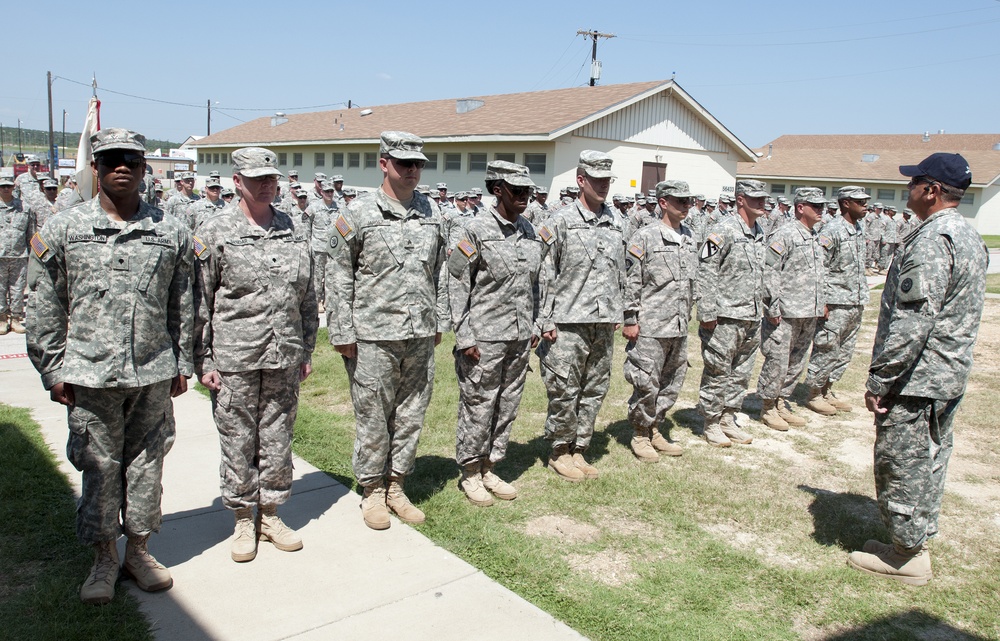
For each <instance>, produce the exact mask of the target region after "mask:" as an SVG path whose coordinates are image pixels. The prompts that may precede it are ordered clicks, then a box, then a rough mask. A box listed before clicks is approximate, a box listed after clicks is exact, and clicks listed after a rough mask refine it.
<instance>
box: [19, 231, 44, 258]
mask: <svg viewBox="0 0 1000 641" xmlns="http://www.w3.org/2000/svg"><path fill="white" fill-rule="evenodd" d="M22 238H23V236H22ZM31 251H33V252H35V256H37V257H38V258H41V257H42V256H44V255H45V252H47V251H49V246H48V245H46V244H45V241H44V240H42V237H41V236H39V235H38V234H37V233H36V234H35V235H34V236H32V237H31Z"/></svg>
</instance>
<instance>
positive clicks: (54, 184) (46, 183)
mask: <svg viewBox="0 0 1000 641" xmlns="http://www.w3.org/2000/svg"><path fill="white" fill-rule="evenodd" d="M42 189H59V182H58V181H56V180H53V179H52V178H46V179H45V180H43V181H42Z"/></svg>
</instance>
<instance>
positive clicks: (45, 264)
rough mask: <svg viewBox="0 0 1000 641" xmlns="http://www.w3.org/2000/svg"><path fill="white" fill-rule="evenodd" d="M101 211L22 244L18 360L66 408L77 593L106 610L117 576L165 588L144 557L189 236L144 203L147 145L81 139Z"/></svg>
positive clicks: (180, 376)
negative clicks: (121, 554) (78, 478)
mask: <svg viewBox="0 0 1000 641" xmlns="http://www.w3.org/2000/svg"><path fill="white" fill-rule="evenodd" d="M91 144H92V146H93V151H94V161H93V163H92V167H93V168H94V171H95V173H96V175H97V180H98V181H99V183H100V186H101V189H100V193H99V194H98V196H97V198H94V199H93V200H91V201H89V202H87V203H84V204H82V205H79V206H77V207H74V208H72V209H69V210H67V211H65V212H62V213H60V214H58V215H56V216H54V217H53V218H52V219H51V220H49V222H48V223H47V224H46V225H45V227H44V228H43V229H42V230H41V231H40V232H38V233H37V234H35V235H34V236H33V237H32V239H31V243H30V246H31V258H30V263H29V268H28V284H29V287H30V291H31V296H29V298H28V314H29V318H30V319H31V320H30V323H29V325H28V336H27V345H28V355H29V357H30V358H31V362H32V364H33V365H34V366H35V369H37V370H38V372H39V373H40V374H41V376H42V384H43V385H44V386H45V388H46V389H48V390H49V393H50V396H51V398H52V400H53V401H56V402H58V403H62V404H64V405H66V406H67V407H68V408H69V409H68V417H69V420H68V422H69V432H70V434H69V442H68V444H67V446H66V450H67V456H68V457H69V460H70V462H71V463H72V464H73V465H74V466H75V467H76V468H77V469H78V470H80V471H81V472H83V490H82V493H81V497H80V500H79V506H78V509H77V527H76V532H77V536H78V537H79V539H80V541H82V542H83V543H85V544H88V545H92V546H94V549H95V552H96V558H95V561H94V565H93V567H92V568H91V571H90V575H89V576H88V577H87V581H86V582H85V583H84V584H83V587H81V588H80V598H81V599H82V600H83V601H84V602H86V603H107V602H109V601H111V599H112V598H113V597H114V588H115V581H116V580H117V578H118V572H119V567H118V548H117V547H116V544H115V541H116V539H117V538H118V536H119V535H121V533H122V531H124V533H125V535H126V536H127V537H128V544H127V545H126V546H125V564H124V571H125V574H126V575H129V576H132V577H133V578H134V579H135V580H136V584H137V585H138V586H139V587H140V588H141V589H143V590H147V591H153V590H162V589H165V588H168V587H170V586H171V585H172V584H173V580H172V579H171V577H170V572H169V571H168V570H167V569H166V568H164V567H163V566H162V565H161V564H159V563H158V562H157V561H156V559H154V558H153V557H152V556H151V555H150V554H149V552H148V550H147V547H146V545H147V539H148V538H149V535H150V533H151V532H155V531H158V530H159V528H160V522H161V514H160V493H161V491H162V488H161V485H160V482H161V478H162V472H163V457H164V456H165V455H166V454H167V452H168V451H169V450H170V447H171V445H172V444H173V439H174V429H173V409H172V406H171V401H170V398H171V397H172V396H177V395H179V394H182V393H184V391H185V390H187V377H189V376H190V375H191V373H192V360H191V345H192V318H191V308H192V293H191V277H192V265H191V261H192V256H191V235H190V234H189V233H188V231H187V229H186V228H185V227H184V226H183V225H181V224H180V223H179V222H178V221H176V220H174V219H172V218H165V217H163V215H162V213H161V212H159V211H158V210H155V209H153V208H151V207H150V206H149V205H147V204H146V203H144V202H142V201H141V199H140V197H139V182H140V181H141V180H142V172H143V170H144V169H145V166H146V163H145V159H144V154H145V139H144V138H143V137H142V136H141V135H139V134H137V133H135V132H132V131H127V130H125V129H115V128H109V129H102V130H101V131H99V132H98V133H97V134H95V135H94V136H92V137H91Z"/></svg>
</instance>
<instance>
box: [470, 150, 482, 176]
mask: <svg viewBox="0 0 1000 641" xmlns="http://www.w3.org/2000/svg"><path fill="white" fill-rule="evenodd" d="M469 171H470V172H474V171H486V154H471V153H470V154H469Z"/></svg>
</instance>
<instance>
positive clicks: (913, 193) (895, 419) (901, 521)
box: [848, 153, 989, 585]
mask: <svg viewBox="0 0 1000 641" xmlns="http://www.w3.org/2000/svg"><path fill="white" fill-rule="evenodd" d="M899 171H900V173H901V174H903V175H904V176H909V177H910V178H911V180H910V183H909V185H908V188H909V190H910V195H909V199H908V201H907V206H908V207H909V208H910V209H912V210H913V211H914V213H915V214H916V216H917V218H918V219H919V220H920V221H921V225H920V227H919V228H918V229H917V231H916V232H914V233H913V234H911V235H910V236H909V237H908V238H907V239H906V243H905V244H904V246H903V248H902V249H901V250H900V252H899V254H897V256H896V258H895V259H894V260H893V263H892V267H890V268H889V274H888V277H887V278H886V282H885V292H884V293H883V295H882V304H881V306H880V309H879V318H878V329H877V330H876V334H875V347H874V349H873V350H872V362H871V366H870V367H869V370H868V383H867V385H866V387H867V392H866V393H865V404H866V405H867V406H868V409H869V410H870V411H872V412H873V413H874V414H875V490H876V498H877V501H878V507H879V512H880V513H881V515H882V521H883V523H884V524H885V526H886V528H887V529H888V530H889V536H890V539H891V544H890V545H886V544H883V543H881V542H879V541H868V542H867V543H865V545H864V548H863V550H861V551H857V552H852V553H851V554H850V556H849V557H848V564H849V565H851V566H852V567H854V568H856V569H858V570H862V571H864V572H868V573H871V574H874V575H877V576H883V577H889V578H893V579H896V580H898V581H901V582H903V583H907V584H910V585H924V584H925V583H927V581H928V580H929V579H930V578H931V576H932V571H931V560H930V552H929V551H928V550H926V549H925V545H926V543H927V540H928V539H929V538H931V537H933V536H935V535H936V534H937V532H938V515H939V514H940V512H941V499H942V497H943V495H944V481H945V474H946V473H947V471H948V459H949V458H950V456H951V451H952V445H953V423H954V419H955V413H956V411H957V410H958V406H959V403H961V400H962V396H963V395H964V394H965V388H966V384H967V383H968V380H969V372H970V371H971V369H972V352H973V347H974V345H975V342H976V334H977V333H978V331H979V322H980V318H981V316H982V312H983V303H984V299H985V296H986V268H987V266H988V265H989V250H987V249H986V245H985V243H983V239H982V237H981V236H980V235H979V234H978V233H977V232H976V231H975V230H974V229H973V228H972V227H971V226H970V225H969V224H968V223H967V222H966V221H965V219H964V218H963V217H962V214H961V213H959V211H958V209H956V206H957V205H958V203H959V202H960V201H961V200H962V196H963V195H964V194H965V190H966V189H968V187H969V185H970V184H971V183H972V172H971V171H970V170H969V164H968V163H967V162H966V161H965V159H964V158H962V156H960V155H958V154H946V153H936V154H931V155H930V156H929V157H927V158H925V159H924V160H923V161H922V162H921V163H920V164H919V165H904V166H902V167H900V168H899Z"/></svg>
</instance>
